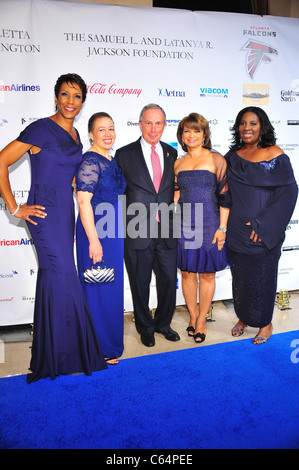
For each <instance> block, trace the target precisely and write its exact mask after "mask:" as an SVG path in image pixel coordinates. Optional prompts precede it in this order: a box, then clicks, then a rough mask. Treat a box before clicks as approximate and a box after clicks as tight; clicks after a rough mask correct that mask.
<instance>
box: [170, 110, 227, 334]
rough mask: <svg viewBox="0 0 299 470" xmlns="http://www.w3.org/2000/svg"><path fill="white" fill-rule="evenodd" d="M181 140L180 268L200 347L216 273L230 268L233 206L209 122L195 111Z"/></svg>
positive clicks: (190, 328)
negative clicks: (228, 234)
mask: <svg viewBox="0 0 299 470" xmlns="http://www.w3.org/2000/svg"><path fill="white" fill-rule="evenodd" d="M177 138H178V141H179V143H180V145H181V147H182V149H183V150H184V151H187V153H186V155H184V156H183V157H182V158H180V159H178V160H177V161H176V163H175V166H174V171H175V177H176V194H175V202H178V203H179V206H180V209H181V216H182V217H181V234H180V238H179V240H178V268H179V269H180V270H181V272H182V288H183V294H184V297H185V300H186V304H187V308H188V311H189V314H190V321H189V325H188V327H187V332H188V335H189V336H193V339H194V341H195V342H196V343H202V342H203V341H204V340H205V338H206V316H207V313H208V310H209V308H210V306H211V303H212V299H213V295H214V291H215V273H216V271H221V270H223V269H225V268H226V267H228V266H229V258H228V253H227V248H226V246H225V238H226V227H227V219H228V215H229V208H230V195H229V190H228V186H227V182H226V161H225V159H224V157H223V156H222V155H220V154H219V153H217V152H213V151H212V150H211V139H210V129H209V123H208V121H207V120H206V119H205V118H204V117H203V116H201V115H200V114H197V113H191V114H190V115H189V116H186V117H185V118H184V119H182V120H181V121H180V123H179V126H178V130H177ZM197 296H199V306H198V305H197Z"/></svg>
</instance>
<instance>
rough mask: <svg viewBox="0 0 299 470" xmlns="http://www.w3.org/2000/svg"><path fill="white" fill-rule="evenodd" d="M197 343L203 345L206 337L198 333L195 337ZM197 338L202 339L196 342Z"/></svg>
mask: <svg viewBox="0 0 299 470" xmlns="http://www.w3.org/2000/svg"><path fill="white" fill-rule="evenodd" d="M193 338H194V341H195V343H203V342H204V340H205V339H206V335H205V334H204V333H196V334H194V335H193ZM197 338H200V341H196V339H197Z"/></svg>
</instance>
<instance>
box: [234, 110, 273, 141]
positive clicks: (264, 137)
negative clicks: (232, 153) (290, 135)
mask: <svg viewBox="0 0 299 470" xmlns="http://www.w3.org/2000/svg"><path fill="white" fill-rule="evenodd" d="M245 113H254V114H256V116H257V117H258V120H259V122H260V125H261V134H260V142H259V144H258V147H262V148H266V147H270V146H271V145H275V143H276V136H275V130H274V127H273V126H272V124H271V122H270V121H269V118H268V115H267V114H266V113H265V111H264V110H263V109H262V108H259V107H257V106H248V107H247V108H244V109H242V110H241V111H239V113H238V115H237V117H236V120H235V123H234V125H233V127H231V128H230V131H231V132H232V135H233V136H232V139H231V140H232V145H231V146H230V149H232V150H240V149H241V148H242V147H243V145H244V142H243V140H242V139H241V137H240V132H239V126H240V123H241V121H242V117H243V115H244V114H245Z"/></svg>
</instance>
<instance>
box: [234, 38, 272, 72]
mask: <svg viewBox="0 0 299 470" xmlns="http://www.w3.org/2000/svg"><path fill="white" fill-rule="evenodd" d="M242 50H244V51H248V54H247V59H246V69H247V72H248V75H249V76H250V78H252V79H253V76H254V74H255V72H256V71H257V69H258V67H259V65H260V64H261V63H264V64H266V63H268V62H271V59H270V57H269V55H270V54H276V55H278V51H277V50H276V49H273V47H270V46H267V44H263V43H261V42H257V41H251V40H250V41H248V42H247V44H245V46H244V47H243V48H242Z"/></svg>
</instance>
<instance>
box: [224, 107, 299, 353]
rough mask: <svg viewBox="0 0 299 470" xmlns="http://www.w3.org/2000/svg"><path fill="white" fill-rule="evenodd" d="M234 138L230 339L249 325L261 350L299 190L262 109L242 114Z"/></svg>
mask: <svg viewBox="0 0 299 470" xmlns="http://www.w3.org/2000/svg"><path fill="white" fill-rule="evenodd" d="M232 132H233V144H232V146H231V147H230V151H229V152H228V153H227V154H226V156H225V157H226V160H227V165H228V169H227V179H228V184H229V188H230V192H231V197H232V207H231V211H230V216H229V220H228V229H227V244H228V248H229V255H230V260H231V272H232V280H233V300H234V308H235V312H236V314H237V317H238V322H237V324H236V325H235V326H234V327H233V329H232V335H233V336H240V335H242V334H243V333H244V329H245V327H246V326H247V325H249V326H251V327H256V328H259V331H258V334H257V335H256V336H255V338H254V339H253V343H254V344H261V343H265V342H267V341H268V340H269V338H270V337H271V334H272V316H273V310H274V303H275V296H276V290H277V272H278V262H279V258H280V255H281V247H282V243H283V241H284V237H285V229H286V226H287V224H288V223H289V220H290V218H291V216H292V213H293V210H294V207H295V204H296V200H297V193H298V187H297V184H296V181H295V178H294V174H293V170H292V166H291V163H290V160H289V158H288V156H287V155H285V154H284V153H283V151H282V150H281V149H280V148H279V147H278V146H277V145H275V143H276V138H275V133H274V128H273V126H272V125H271V123H270V121H269V118H268V116H267V114H266V113H265V111H264V110H263V109H261V108H259V107H254V106H252V107H247V108H244V109H242V110H241V111H240V112H239V113H238V115H237V118H236V121H235V124H234V126H233V127H232Z"/></svg>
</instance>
